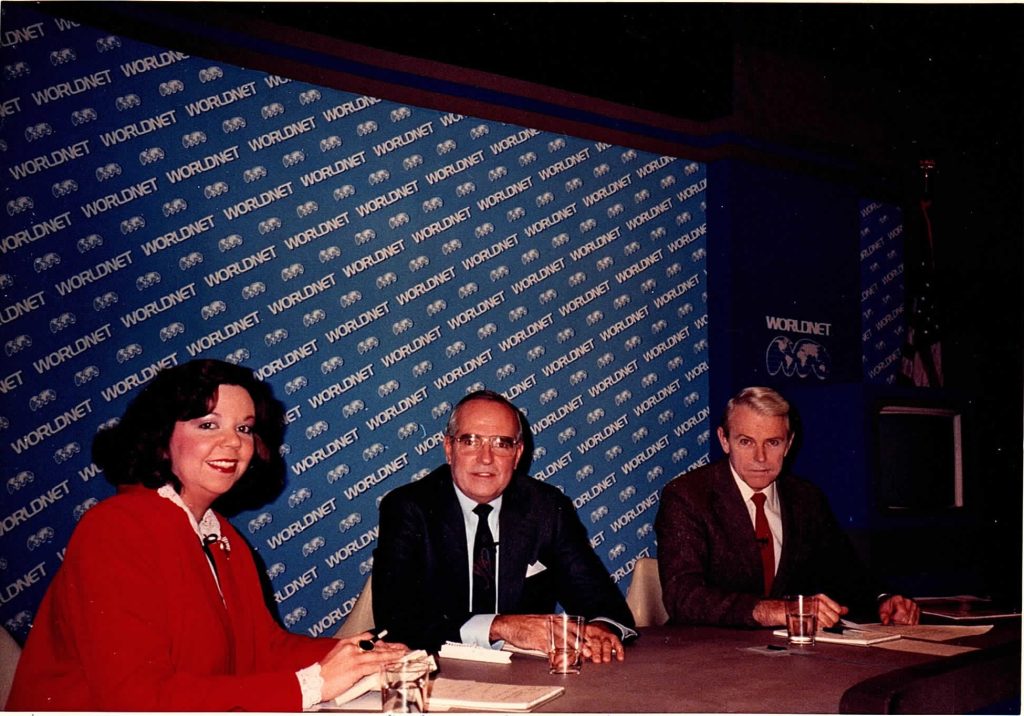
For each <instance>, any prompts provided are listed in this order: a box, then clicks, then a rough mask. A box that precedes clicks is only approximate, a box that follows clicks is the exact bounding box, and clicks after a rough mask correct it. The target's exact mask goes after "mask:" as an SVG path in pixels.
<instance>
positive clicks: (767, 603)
mask: <svg viewBox="0 0 1024 716" xmlns="http://www.w3.org/2000/svg"><path fill="white" fill-rule="evenodd" d="M815 596H816V597H817V598H818V626H819V627H821V628H824V627H830V626H835V625H836V623H837V622H838V621H839V620H840V619H842V618H843V615H844V614H846V613H848V612H849V611H850V610H849V609H848V608H846V607H844V606H843V605H841V604H840V603H839V602H837V601H835V600H834V599H832V598H831V597H829V596H828V595H827V594H817V595H815ZM753 616H754V620H755V621H757V623H758V624H760V625H761V626H766V627H770V626H780V625H781V626H785V625H786V602H785V600H783V599H763V600H761V601H760V602H758V603H757V604H755V605H754V612H753Z"/></svg>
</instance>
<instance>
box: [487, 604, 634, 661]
mask: <svg viewBox="0 0 1024 716" xmlns="http://www.w3.org/2000/svg"><path fill="white" fill-rule="evenodd" d="M490 639H491V641H498V640H499V639H500V640H502V641H506V642H508V643H509V644H511V645H512V646H516V647H519V648H520V649H534V650H536V651H541V652H543V653H545V654H546V653H547V652H548V615H547V614H499V615H498V616H496V617H494V621H492V622H491V633H490ZM583 639H584V641H583V658H584V659H589V660H590V661H592V662H594V663H595V664H602V663H608V662H611V661H622V660H623V659H625V658H626V653H625V649H624V648H623V647H622V641H621V640H620V639H619V636H618V634H616V633H615V632H614V631H613V630H612V629H611V627H609V626H607V625H605V624H601V623H600V622H596V623H593V624H587V625H586V626H585V627H584V632H583Z"/></svg>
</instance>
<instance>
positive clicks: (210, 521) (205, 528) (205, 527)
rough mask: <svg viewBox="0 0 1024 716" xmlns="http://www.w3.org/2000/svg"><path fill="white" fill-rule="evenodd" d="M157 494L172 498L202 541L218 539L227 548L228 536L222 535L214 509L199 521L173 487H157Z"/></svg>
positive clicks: (208, 511)
mask: <svg viewBox="0 0 1024 716" xmlns="http://www.w3.org/2000/svg"><path fill="white" fill-rule="evenodd" d="M156 494H158V495H160V497H164V498H166V499H168V500H170V501H171V502H173V503H174V504H176V505H177V506H178V507H180V508H181V509H182V511H184V513H185V514H186V515H188V522H189V524H190V525H192V529H193V530H195V533H196V536H197V537H199V541H200V542H204V543H206V542H213V541H218V542H220V543H221V546H222V548H224V549H227V541H228V540H227V537H224V536H223V535H221V531H220V521H219V520H218V519H217V515H215V514H214V513H213V510H207V511H206V512H205V514H203V518H202V519H201V520H199V521H198V522H197V521H196V517H195V515H193V514H192V510H190V509H189V508H188V506H187V505H186V504H185V502H184V500H182V499H181V495H179V494H178V493H177V492H175V490H174V488H173V487H171V486H170V485H163V486H162V487H160V488H158V489H157V491H156Z"/></svg>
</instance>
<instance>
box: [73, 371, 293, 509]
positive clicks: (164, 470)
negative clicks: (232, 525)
mask: <svg viewBox="0 0 1024 716" xmlns="http://www.w3.org/2000/svg"><path fill="white" fill-rule="evenodd" d="M222 385H237V386H238V387H240V388H243V389H244V390H245V391H246V392H248V393H249V396H250V397H251V398H252V402H253V404H254V406H255V409H256V411H255V417H256V420H255V424H254V431H253V438H254V448H255V449H254V451H253V456H252V460H251V461H250V463H249V469H248V470H246V472H245V474H244V475H243V476H242V478H241V479H240V480H239V481H238V482H237V483H236V484H235V486H234V487H232V488H231V490H230V491H229V492H228V493H227V494H225V495H222V496H221V497H220V498H219V499H218V500H217V503H216V504H217V509H218V510H219V511H221V512H224V513H226V514H230V513H233V512H237V511H239V510H242V509H249V508H254V507H259V506H260V505H262V504H265V503H266V502H267V501H268V500H269V499H272V498H273V497H276V496H277V495H278V494H280V492H281V490H282V489H283V487H284V472H285V469H284V459H283V458H282V457H281V451H280V448H281V445H282V443H283V442H284V428H285V422H284V406H283V405H282V404H281V403H280V401H278V400H277V399H276V398H274V395H273V392H272V391H271V389H270V386H268V385H267V384H266V383H264V382H262V381H260V380H258V379H257V378H256V377H255V376H254V375H253V373H252V371H251V370H249V369H248V368H243V367H241V366H238V365H234V364H232V363H226V362H224V361H219V360H194V361H189V362H188V363H184V364H182V365H178V366H174V367H173V368H167V369H165V370H162V371H160V372H159V373H158V374H157V375H156V377H155V378H153V380H152V381H151V382H150V383H149V384H148V385H147V386H146V387H144V388H143V389H142V391H141V392H140V393H139V394H138V395H137V396H135V398H134V399H133V400H132V401H131V403H129V404H128V408H127V409H126V410H125V412H124V415H123V416H122V417H121V419H120V420H119V421H118V422H117V423H116V424H115V425H114V426H112V427H109V428H106V429H103V430H100V431H99V432H98V433H97V434H96V437H95V438H94V439H93V443H92V459H93V461H94V462H95V463H96V464H97V465H98V466H99V467H100V468H102V469H103V473H104V475H105V476H106V478H107V481H108V482H110V483H111V484H112V485H115V486H116V485H143V486H144V487H149V488H151V489H156V488H158V487H160V486H162V485H164V484H168V483H169V484H171V485H172V486H173V487H174V489H175V490H179V491H180V490H181V483H180V481H179V480H178V478H177V477H176V476H175V475H174V473H173V472H171V461H170V456H169V454H168V445H169V444H170V439H171V433H172V432H173V431H174V424H175V423H177V422H179V421H186V420H192V419H194V418H198V417H200V416H203V415H206V414H207V413H209V412H210V411H211V410H213V408H214V406H215V405H216V403H217V389H218V388H219V387H220V386H222Z"/></svg>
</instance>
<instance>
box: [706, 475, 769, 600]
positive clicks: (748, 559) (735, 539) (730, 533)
mask: <svg viewBox="0 0 1024 716" xmlns="http://www.w3.org/2000/svg"><path fill="white" fill-rule="evenodd" d="M714 479H715V482H716V485H715V490H714V492H713V495H714V498H715V499H716V500H717V504H716V505H715V507H716V508H717V511H718V515H719V518H720V520H721V522H722V524H723V525H724V526H725V534H726V539H727V540H728V541H729V543H730V545H731V547H732V549H731V552H732V554H733V555H734V556H735V560H736V568H737V570H738V571H739V572H740V573H741V574H742V575H743V577H744V578H745V579H749V580H750V581H751V583H757V584H761V555H760V552H758V550H757V539H756V537H755V535H754V524H753V522H751V520H750V512H748V511H747V506H746V505H745V504H744V503H743V495H742V494H741V493H740V489H739V488H738V487H737V486H736V481H735V480H733V477H732V471H731V470H730V469H729V462H728V460H723V461H722V468H721V469H719V470H717V471H716V473H715V476H714ZM759 591H760V590H759Z"/></svg>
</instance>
